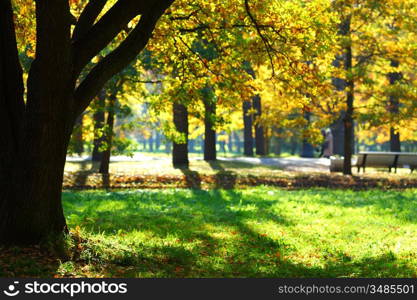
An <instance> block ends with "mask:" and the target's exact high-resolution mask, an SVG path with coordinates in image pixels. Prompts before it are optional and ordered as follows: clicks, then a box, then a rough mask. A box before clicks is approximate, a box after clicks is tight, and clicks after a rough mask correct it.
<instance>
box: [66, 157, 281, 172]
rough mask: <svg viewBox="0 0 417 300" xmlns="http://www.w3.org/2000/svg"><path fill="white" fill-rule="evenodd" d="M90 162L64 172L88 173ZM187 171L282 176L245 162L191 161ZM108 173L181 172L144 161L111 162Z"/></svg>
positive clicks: (69, 165) (274, 169)
mask: <svg viewBox="0 0 417 300" xmlns="http://www.w3.org/2000/svg"><path fill="white" fill-rule="evenodd" d="M90 169H91V163H90V162H67V164H66V166H65V170H66V171H70V172H78V171H89V170H90ZM189 170H191V171H195V172H198V173H201V174H215V173H217V172H219V171H230V172H234V173H239V174H252V175H268V176H269V175H274V174H284V173H285V172H283V171H282V170H281V169H279V168H278V167H274V166H267V165H254V164H250V163H245V162H232V161H214V162H206V161H204V160H191V161H190V167H189ZM110 172H111V173H113V174H126V173H127V174H135V175H138V174H148V175H166V174H169V175H181V174H183V171H182V170H181V169H178V168H177V169H176V168H174V167H173V166H172V162H171V160H170V159H166V160H144V161H134V162H128V161H127V162H126V161H123V162H112V163H111V164H110Z"/></svg>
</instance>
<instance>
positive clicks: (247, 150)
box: [243, 101, 253, 156]
mask: <svg viewBox="0 0 417 300" xmlns="http://www.w3.org/2000/svg"><path fill="white" fill-rule="evenodd" d="M251 108H252V103H251V102H250V101H243V126H244V127H243V154H244V155H245V156H253V117H252V115H251V114H250V113H249V111H250V109H251Z"/></svg>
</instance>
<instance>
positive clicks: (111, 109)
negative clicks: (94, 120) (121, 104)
mask: <svg viewBox="0 0 417 300" xmlns="http://www.w3.org/2000/svg"><path fill="white" fill-rule="evenodd" d="M116 100H117V98H116V95H111V96H110V97H109V101H108V102H109V104H108V106H107V121H106V127H105V130H104V144H105V147H106V148H105V150H104V151H103V153H102V157H101V163H100V170H99V173H101V174H109V168H110V157H111V148H112V146H113V136H114V132H113V129H114V117H115V109H116V107H115V105H116Z"/></svg>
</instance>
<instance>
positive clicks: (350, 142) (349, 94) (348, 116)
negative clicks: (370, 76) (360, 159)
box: [343, 45, 355, 175]
mask: <svg viewBox="0 0 417 300" xmlns="http://www.w3.org/2000/svg"><path fill="white" fill-rule="evenodd" d="M345 69H346V71H347V72H348V73H351V72H352V47H351V46H350V45H349V46H348V47H347V48H346V62H345ZM349 77H350V78H348V80H347V81H346V82H347V90H346V113H345V118H344V120H343V124H344V131H345V135H344V138H345V140H344V147H345V149H344V152H345V156H344V163H343V174H345V175H352V155H353V149H354V127H353V125H354V124H353V109H354V108H353V102H354V90H355V83H354V80H353V78H351V76H349Z"/></svg>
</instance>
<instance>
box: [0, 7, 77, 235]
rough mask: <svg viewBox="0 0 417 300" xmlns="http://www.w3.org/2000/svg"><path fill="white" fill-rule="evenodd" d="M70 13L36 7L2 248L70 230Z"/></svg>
mask: <svg viewBox="0 0 417 300" xmlns="http://www.w3.org/2000/svg"><path fill="white" fill-rule="evenodd" d="M3 2H4V1H3ZM1 11H2V12H3V8H1ZM68 11H69V7H68V2H66V1H53V2H49V1H38V2H37V3H36V14H37V30H38V39H37V49H36V53H37V55H36V60H35V61H34V62H33V63H32V67H31V71H30V74H29V79H28V98H27V103H26V109H25V113H24V116H23V120H22V119H20V120H19V122H22V121H23V130H22V132H21V134H20V136H19V138H18V140H17V142H16V143H17V151H16V160H15V161H14V165H13V171H12V173H11V174H12V177H13V184H11V185H10V186H9V187H8V188H7V189H6V190H5V191H4V192H5V194H3V195H4V196H3V197H2V198H3V199H2V207H1V210H0V220H1V221H0V222H1V223H0V241H1V242H3V243H31V242H37V241H39V240H42V239H45V238H47V237H49V236H53V235H55V234H61V233H62V232H63V231H64V230H65V229H66V223H65V218H64V214H63V210H62V204H61V188H62V180H63V171H64V166H65V157H66V152H67V147H68V143H69V139H70V135H71V131H72V127H73V125H74V121H75V118H74V115H73V114H69V113H68V112H69V111H72V109H73V108H72V107H71V105H72V104H73V101H72V99H71V95H72V94H73V93H72V91H73V90H74V86H75V81H74V80H72V78H71V76H72V75H71V69H72V56H71V50H70V49H71V47H70V20H69V18H68V15H63V12H64V13H67V12H68ZM0 19H3V18H0ZM51 24H52V26H51ZM2 25H3V24H2ZM0 29H1V30H2V31H3V29H4V27H3V26H2V28H0ZM2 34H3V33H2ZM52 54H53V55H52ZM12 57H13V56H12ZM51 61H53V62H54V63H51ZM14 67H16V66H14ZM62 70H69V72H62ZM10 100H11V101H16V100H17V99H10ZM17 128H19V127H17Z"/></svg>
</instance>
